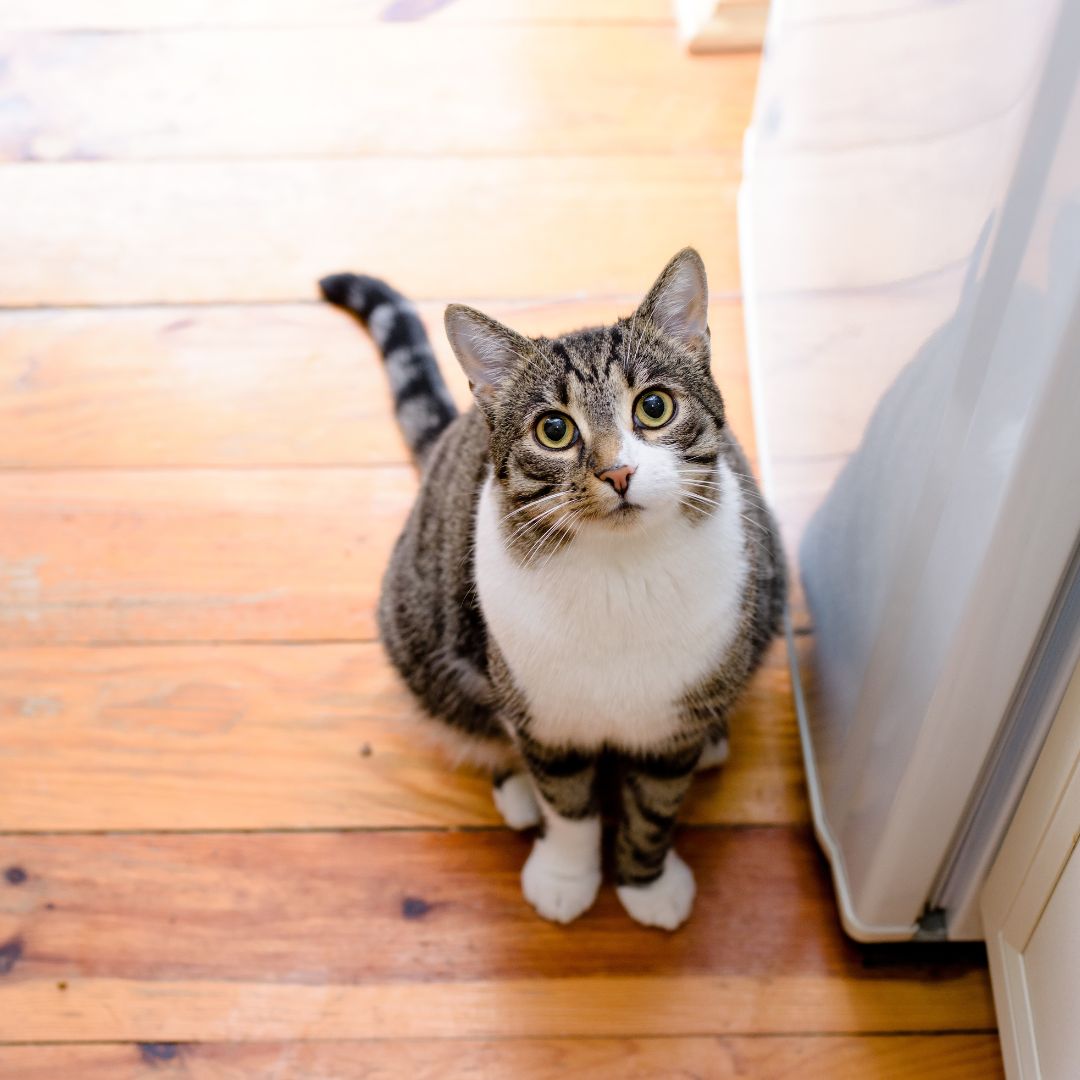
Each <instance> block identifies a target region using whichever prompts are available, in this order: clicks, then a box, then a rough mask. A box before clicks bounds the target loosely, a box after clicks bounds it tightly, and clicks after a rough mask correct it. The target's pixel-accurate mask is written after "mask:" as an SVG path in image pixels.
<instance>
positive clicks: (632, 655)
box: [320, 248, 786, 930]
mask: <svg viewBox="0 0 1080 1080" xmlns="http://www.w3.org/2000/svg"><path fill="white" fill-rule="evenodd" d="M320 285H321V288H322V293H323V296H324V297H325V298H326V299H327V300H328V301H330V302H331V303H333V304H336V305H338V306H340V307H342V308H345V309H346V310H348V311H350V312H352V313H353V314H354V315H356V316H357V317H359V319H360V320H361V321H362V322H363V323H365V324H366V326H367V328H368V330H369V332H370V333H371V335H372V337H373V338H374V340H375V343H376V344H377V345H378V347H379V348H380V350H381V352H382V354H383V356H384V359H385V363H386V368H387V372H388V375H389V379H390V384H391V388H392V391H393V397H394V408H395V411H396V416H397V420H398V423H399V425H400V427H401V430H402V432H403V434H404V437H405V440H406V442H407V443H408V445H409V447H410V449H411V451H412V453H413V454H414V456H415V458H416V460H417V463H418V465H419V467H420V468H421V470H422V485H421V490H420V494H419V496H418V498H417V500H416V504H415V506H414V507H413V510H412V513H411V515H410V517H409V519H408V522H407V523H406V525H405V528H404V531H403V532H402V534H401V536H400V537H399V539H398V541H397V545H396V547H395V548H394V552H393V555H392V557H391V560H390V566H389V569H388V570H387V572H386V577H385V580H384V582H383V588H382V594H381V598H380V602H379V613H378V617H379V628H380V634H381V637H382V640H383V642H384V644H385V647H386V649H387V651H388V652H389V655H390V658H391V660H392V661H393V663H394V665H395V666H396V667H397V669H398V670H399V671H400V673H401V675H402V676H403V677H404V679H405V682H406V683H407V684H408V685H409V686H410V687H411V689H412V690H413V692H414V693H415V694H416V696H417V697H418V698H419V700H420V702H421V703H422V704H423V706H424V707H425V709H426V711H427V712H428V713H430V714H431V716H432V717H434V718H436V719H437V720H439V721H441V723H442V725H443V726H444V728H445V730H446V731H452V732H453V733H454V736H455V740H456V742H457V744H458V747H459V750H460V752H461V756H463V757H465V758H468V759H470V760H471V761H472V762H474V763H476V764H479V765H481V766H482V767H484V768H486V769H488V770H490V773H491V775H492V778H493V784H494V799H495V803H496V804H497V806H498V808H499V810H500V812H501V813H502V815H503V817H504V819H505V820H506V822H507V823H508V824H509V825H511V826H512V827H514V828H529V827H531V826H539V833H538V836H537V839H536V840H535V841H534V844H533V848H532V852H531V854H530V855H529V857H528V859H527V861H526V863H525V866H524V869H523V870H522V875H521V883H522V890H523V892H524V895H525V897H526V899H527V900H528V901H529V902H530V903H531V904H532V905H533V906H534V907H535V908H536V910H537V911H538V912H539V913H540V914H541V915H543V916H545V917H546V918H548V919H553V920H555V921H558V922H569V921H571V920H573V919H575V918H576V917H577V916H579V915H581V914H582V913H583V912H585V911H586V910H588V908H589V907H590V906H591V905H592V903H593V901H594V900H595V898H596V895H597V892H598V889H599V887H600V883H601V806H600V785H598V782H597V781H598V775H599V773H600V771H601V765H602V764H603V766H604V772H605V774H612V773H613V775H614V776H615V779H616V791H617V797H616V799H615V803H616V812H615V816H616V818H617V824H616V827H615V839H614V873H615V883H616V891H617V895H618V897H619V899H620V901H621V902H622V904H623V907H624V908H625V909H626V911H627V912H628V913H629V914H630V916H631V917H632V918H634V919H636V920H637V921H638V922H640V923H644V924H646V925H650V926H658V927H663V928H665V929H668V930H673V929H675V928H676V927H677V926H679V925H680V924H681V923H682V922H683V921H684V920H685V919H686V918H687V917H688V915H689V913H690V910H691V907H692V905H693V900H694V893H695V885H694V878H693V874H692V872H691V870H690V869H689V867H688V866H687V865H686V864H685V863H684V862H683V861H682V860H681V859H680V858H679V856H678V854H677V853H676V852H675V850H674V848H673V846H672V838H673V832H674V826H675V820H676V814H677V812H678V810H679V806H680V804H681V802H682V800H683V796H684V795H685V794H686V792H687V789H688V788H689V786H690V782H691V779H692V777H693V774H694V772H695V771H696V770H698V769H701V768H704V767H708V766H710V765H714V764H719V763H721V762H722V761H723V760H725V759H726V756H727V716H728V713H729V711H730V709H731V706H732V703H733V702H734V701H735V699H736V698H737V696H738V694H739V692H740V691H741V689H742V688H743V686H744V685H745V684H746V682H747V680H748V678H749V677H750V675H751V674H752V672H753V671H754V670H755V668H756V667H757V666H758V664H759V662H760V660H761V657H762V654H763V652H764V650H765V648H766V646H767V645H768V643H769V641H770V639H771V638H772V637H773V635H774V634H775V633H776V631H777V629H778V626H779V622H780V619H781V616H782V612H783V607H784V602H785V590H786V575H785V565H784V558H783V554H782V550H781V546H780V541H779V538H778V533H777V528H776V525H775V523H774V521H773V518H772V516H771V514H770V513H769V511H768V509H767V508H766V506H765V503H764V500H763V499H762V496H761V494H760V492H759V491H758V488H757V486H756V484H755V482H754V480H753V478H752V476H751V473H750V469H749V466H748V465H747V461H746V458H745V456H744V455H743V452H742V450H741V449H740V447H739V444H738V442H737V441H736V439H735V436H734V435H733V434H732V433H731V431H730V429H729V428H728V427H727V425H726V423H725V418H724V404H723V399H722V398H721V395H720V392H719V390H718V389H717V387H716V384H715V382H714V381H713V378H712V374H711V371H710V343H709V330H708V326H707V311H708V286H707V282H706V277H705V268H704V265H703V263H702V261H701V258H700V256H699V255H698V254H697V252H695V251H694V250H693V249H690V248H687V249H685V250H683V251H681V252H679V253H678V254H677V255H676V256H675V257H674V258H673V259H672V260H671V262H670V263H669V264H668V265H667V267H666V268H665V269H664V271H663V272H662V273H661V275H660V277H659V278H658V279H657V280H656V282H655V284H654V285H653V287H652V289H651V290H650V291H649V293H648V295H647V296H646V297H645V299H644V301H643V302H642V303H641V305H640V306H639V307H638V308H637V310H636V311H635V312H634V313H633V314H632V315H631V316H630V317H628V318H623V319H620V320H619V321H618V322H616V323H615V324H614V325H613V326H607V327H598V328H590V329H585V330H577V331H574V332H572V333H568V334H565V335H563V336H561V337H557V338H551V339H549V338H543V337H540V338H528V337H524V336H522V335H521V334H518V333H516V332H515V331H513V330H511V329H509V328H508V327H506V326H503V325H502V324H500V323H498V322H496V321H495V320H494V319H492V318H489V317H488V316H486V315H484V314H482V313H480V312H479V311H476V310H474V309H472V308H469V307H465V306H463V305H460V304H452V305H450V307H448V308H447V310H446V317H445V323H446V332H447V335H448V337H449V340H450V344H451V346H452V347H453V350H454V353H455V354H456V356H457V359H458V361H459V362H460V363H461V366H462V367H463V368H464V370H465V373H466V375H467V376H468V379H469V383H470V386H471V389H472V393H473V397H474V400H475V405H476V407H475V408H473V409H470V410H469V411H467V412H465V413H462V414H461V415H458V412H457V409H456V408H455V405H454V402H453V400H452V398H451V397H450V395H449V393H448V392H447V389H446V386H445V384H444V382H443V379H442V377H441V375H440V373H439V370H438V366H437V364H436V361H435V357H434V354H433V352H432V350H431V346H430V343H429V341H428V338H427V335H426V334H425V331H424V327H423V324H422V323H421V321H420V318H419V316H418V314H417V312H416V309H415V308H414V307H413V306H412V304H410V303H409V302H408V301H407V300H405V299H404V298H403V297H402V296H401V295H400V294H399V293H397V292H396V291H395V290H393V289H392V288H390V286H388V285H386V284H385V283H384V282H382V281H379V280H377V279H375V278H371V277H363V276H358V275H355V274H335V275H332V276H330V277H327V278H325V279H323V281H321V282H320Z"/></svg>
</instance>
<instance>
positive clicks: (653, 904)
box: [615, 849, 697, 930]
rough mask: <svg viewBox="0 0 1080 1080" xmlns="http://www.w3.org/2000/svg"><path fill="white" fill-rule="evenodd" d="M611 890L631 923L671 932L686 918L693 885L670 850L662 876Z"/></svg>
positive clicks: (689, 873) (694, 889)
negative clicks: (656, 927) (639, 883)
mask: <svg viewBox="0 0 1080 1080" xmlns="http://www.w3.org/2000/svg"><path fill="white" fill-rule="evenodd" d="M615 891H616V892H617V893H618V896H619V900H620V902H621V903H622V906H623V907H624V908H626V912H627V914H628V915H629V916H630V918H631V919H633V920H634V922H639V923H641V924H642V925H643V926H659V927H660V928H661V929H662V930H674V929H676V928H677V927H679V926H681V925H682V924H683V923H684V922H686V920H687V918H688V917H689V915H690V909H691V908H692V907H693V906H694V895H695V893H696V892H697V886H696V885H695V884H694V874H693V871H691V869H690V867H689V866H687V865H686V863H684V862H683V861H682V859H680V858H679V856H678V855H677V854H676V853H675V851H674V849H672V850H671V851H669V852H668V853H667V857H666V858H665V859H664V871H663V873H662V874H661V875H660V876H659V877H658V878H657V879H656V880H655V881H650V882H649V884H648V885H620V886H619V887H618V888H617V889H616V890H615Z"/></svg>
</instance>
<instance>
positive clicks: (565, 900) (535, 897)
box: [521, 807, 600, 923]
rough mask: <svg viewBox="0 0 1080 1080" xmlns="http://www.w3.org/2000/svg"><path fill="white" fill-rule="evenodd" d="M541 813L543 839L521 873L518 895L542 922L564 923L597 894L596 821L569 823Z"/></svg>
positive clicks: (587, 906) (598, 867) (589, 819)
mask: <svg viewBox="0 0 1080 1080" xmlns="http://www.w3.org/2000/svg"><path fill="white" fill-rule="evenodd" d="M543 809H544V811H545V813H544V825H545V829H544V835H543V836H542V837H541V838H540V839H539V840H537V841H536V842H535V843H534V844H533V849H532V852H531V854H530V855H529V857H528V859H527V860H526V862H525V866H524V868H523V869H522V871H521V891H522V892H523V893H524V894H525V899H526V900H528V901H529V903H530V904H532V906H533V907H534V908H536V910H537V912H538V913H539V914H540V915H543V917H544V918H545V919H551V920H552V922H559V923H568V922H572V921H573V920H574V919H576V918H577V917H578V916H579V915H581V914H583V913H584V912H586V911H588V910H589V908H591V907H592V905H593V901H594V900H595V899H596V894H597V892H599V890H600V819H599V818H598V817H594V818H586V819H585V820H584V821H570V820H568V819H567V818H563V817H559V816H558V815H557V814H554V813H552V812H551V811H550V810H549V809H548V808H547V807H544V808H543Z"/></svg>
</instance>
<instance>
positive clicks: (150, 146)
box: [0, 23, 758, 161]
mask: <svg viewBox="0 0 1080 1080" xmlns="http://www.w3.org/2000/svg"><path fill="white" fill-rule="evenodd" d="M448 56H452V57H453V58H454V59H453V62H452V63H448V62H447V57H448ZM757 65H758V57H757V55H756V54H746V55H742V56H737V57H732V58H719V57H712V58H707V59H704V60H702V61H701V62H696V63H688V62H687V60H686V56H685V55H684V53H683V51H682V48H681V46H680V45H679V43H678V41H677V40H676V39H675V35H674V32H673V30H672V28H671V27H667V26H655V27H654V26H627V27H620V26H535V25H531V26H529V25H525V26H517V25H504V26H454V25H431V26H424V25H420V26H417V25H394V24H386V23H382V24H375V25H368V26H361V27H356V28H350V27H342V26H337V27H289V28H279V29H270V30H264V29H250V30H247V31H245V32H244V33H243V34H237V33H236V32H235V31H234V30H231V29H224V30H218V31H205V32H199V33H192V32H187V31H184V32H164V33H139V34H115V33H114V34H61V35H57V34H14V35H9V36H6V37H4V38H0V72H3V74H2V75H0V79H2V83H0V87H2V92H3V93H4V94H5V95H8V96H10V97H11V98H14V99H17V100H18V102H19V108H20V111H19V114H18V116H19V121H18V122H17V123H12V124H5V125H3V126H0V160H4V161H19V160H27V161H63V160H76V161H77V160H83V161H85V160H87V159H90V160H116V159H126V160H133V161H152V160H160V159H165V160H177V159H180V160H182V159H188V158H194V159H206V158H212V159H244V158H263V157H322V156H330V157H333V156H367V155H380V154H404V155H410V156H411V155H420V156H424V155H436V154H451V155H454V156H458V157H460V156H469V155H473V154H480V155H486V154H504V155H511V154H521V155H525V156H528V157H536V156H541V155H560V156H561V155H574V154H585V155H603V154H669V153H698V154H713V153H716V152H717V148H723V147H728V146H735V145H737V144H738V141H739V138H740V137H741V133H742V131H743V130H744V129H745V127H746V124H747V121H748V119H749V116H750V109H751V104H752V95H753V88H754V72H755V71H756V70H757ZM523 71H528V77H527V78H522V72H523ZM282 72H288V77H287V78H282ZM462 72H468V73H469V75H468V76H467V77H464V78H463V77H462ZM71 86H78V87H79V88H80V92H79V93H78V94H72V93H71V92H70V87H71ZM391 87H392V88H393V89H392V92H388V88H391ZM583 101H587V102H588V107H587V108H582V102H583ZM720 152H721V153H723V150H722V149H721V150H720Z"/></svg>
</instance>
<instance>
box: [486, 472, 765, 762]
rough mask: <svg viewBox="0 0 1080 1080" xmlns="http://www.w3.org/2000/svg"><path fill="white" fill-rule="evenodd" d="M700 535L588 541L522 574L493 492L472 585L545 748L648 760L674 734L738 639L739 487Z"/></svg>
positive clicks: (676, 523)
mask: <svg viewBox="0 0 1080 1080" xmlns="http://www.w3.org/2000/svg"><path fill="white" fill-rule="evenodd" d="M727 493H728V497H727V498H725V499H724V500H723V505H722V506H721V508H720V509H718V510H717V512H716V513H715V514H713V515H712V516H711V517H710V518H709V519H707V520H706V521H704V522H702V523H701V524H700V525H697V526H694V525H691V524H690V523H689V522H686V521H685V520H683V519H682V518H681V517H679V516H676V515H672V519H671V520H670V522H668V523H666V524H665V525H664V527H663V528H661V529H659V530H652V531H650V532H649V533H648V535H635V534H630V533H626V534H621V533H620V534H616V533H612V534H608V533H603V532H601V531H599V530H596V531H594V532H589V533H585V534H579V536H578V538H576V539H575V540H574V542H573V543H572V544H570V545H568V546H567V547H566V548H564V549H563V550H562V551H559V552H558V553H556V554H555V555H554V556H552V557H551V558H550V559H546V558H542V559H539V560H537V562H538V564H539V565H537V566H535V567H533V568H530V569H524V568H522V567H521V566H520V565H519V564H518V563H517V562H516V561H515V560H514V559H513V558H512V556H511V555H510V554H509V553H508V552H507V551H506V549H505V547H504V545H503V541H502V538H501V535H500V531H499V528H498V514H499V510H498V503H497V500H496V498H495V496H494V493H493V491H492V481H491V480H488V482H487V484H486V485H485V487H484V490H483V492H482V494H481V498H480V504H479V510H478V517H477V535H476V577H477V586H478V590H479V595H480V603H481V607H482V609H483V613H484V619H485V622H486V623H487V626H488V630H489V632H490V633H491V634H492V636H493V637H494V639H495V641H496V643H497V644H498V646H499V649H500V651H501V652H502V655H503V657H504V658H505V660H506V662H507V665H508V666H509V668H510V671H511V672H512V673H513V676H514V680H515V682H516V684H517V685H518V687H519V689H520V690H521V691H522V692H523V693H524V695H525V697H526V700H527V701H528V704H529V711H530V716H531V719H532V722H533V728H532V731H533V733H534V734H535V735H536V737H537V738H539V739H542V740H543V741H545V742H549V743H553V744H564V743H567V742H572V743H574V744H575V745H578V746H582V747H596V746H600V745H601V744H608V745H611V746H618V747H622V748H624V749H628V750H633V749H637V750H642V749H646V748H648V747H649V746H652V745H656V744H659V743H661V742H663V741H664V739H666V738H667V737H668V736H669V735H670V734H671V733H672V732H673V731H674V730H675V728H676V726H677V724H678V719H679V717H678V708H677V706H678V702H679V701H680V700H681V698H682V697H683V695H684V694H685V693H686V691H687V690H689V689H690V688H691V687H693V686H694V685H695V684H696V683H698V682H699V681H700V680H701V679H702V678H704V677H706V676H707V675H709V674H710V673H711V672H712V671H713V670H715V669H716V668H717V667H718V666H719V665H720V664H721V663H722V661H723V658H724V654H725V653H726V651H727V649H728V648H730V646H731V643H732V641H733V639H734V637H735V635H736V633H737V632H738V628H739V624H740V610H741V598H742V592H743V588H744V583H745V578H746V573H747V567H746V558H745V554H744V548H743V532H742V517H741V515H740V500H739V495H738V488H737V485H735V484H734V483H731V484H728V485H727Z"/></svg>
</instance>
